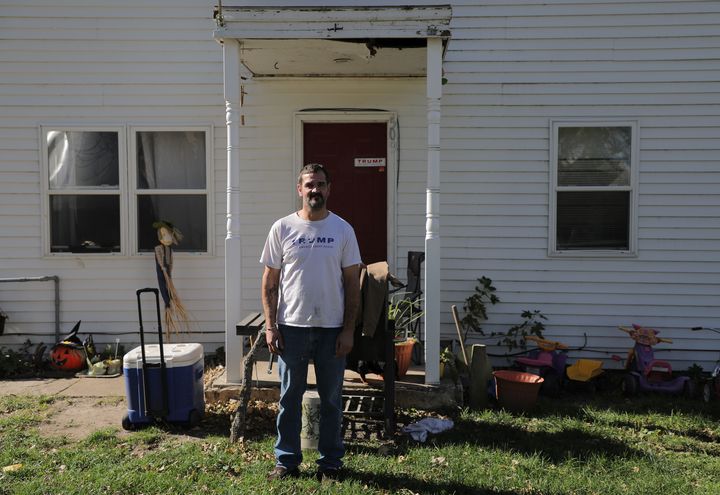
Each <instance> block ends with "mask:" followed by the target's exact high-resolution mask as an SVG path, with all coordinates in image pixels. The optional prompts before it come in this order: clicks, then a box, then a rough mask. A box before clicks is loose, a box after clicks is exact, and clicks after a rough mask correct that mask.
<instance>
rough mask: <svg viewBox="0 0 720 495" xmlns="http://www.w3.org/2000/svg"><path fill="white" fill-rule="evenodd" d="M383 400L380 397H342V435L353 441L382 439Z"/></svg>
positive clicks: (383, 421) (384, 432) (383, 430)
mask: <svg viewBox="0 0 720 495" xmlns="http://www.w3.org/2000/svg"><path fill="white" fill-rule="evenodd" d="M384 405H385V400H384V398H383V397H382V396H381V395H343V435H344V436H345V438H350V439H353V440H372V439H384V438H385V437H386V436H387V435H386V428H385V419H384V418H385V415H384Z"/></svg>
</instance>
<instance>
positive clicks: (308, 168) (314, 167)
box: [298, 163, 330, 184]
mask: <svg viewBox="0 0 720 495" xmlns="http://www.w3.org/2000/svg"><path fill="white" fill-rule="evenodd" d="M318 172H322V173H323V175H325V182H327V183H328V184H330V174H329V173H328V171H327V169H326V168H325V166H324V165H321V164H319V163H308V164H306V165H305V166H304V167H303V168H301V169H300V173H299V174H298V184H300V183H301V182H302V176H303V175H306V174H317V173H318Z"/></svg>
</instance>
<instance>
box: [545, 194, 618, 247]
mask: <svg viewBox="0 0 720 495" xmlns="http://www.w3.org/2000/svg"><path fill="white" fill-rule="evenodd" d="M629 213H630V193H629V192H628V191H612V192H558V193H557V249H558V250H572V249H617V250H627V249H630V228H629V227H630V226H629V218H630V216H629Z"/></svg>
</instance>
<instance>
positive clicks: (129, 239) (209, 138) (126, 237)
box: [38, 123, 215, 258]
mask: <svg viewBox="0 0 720 495" xmlns="http://www.w3.org/2000/svg"><path fill="white" fill-rule="evenodd" d="M50 131H71V132H72V131H78V132H81V131H84V132H115V133H117V135H118V148H119V149H118V168H119V169H118V188H117V189H109V188H107V189H104V188H97V189H92V188H73V189H62V190H57V189H50V175H49V168H50V167H49V163H48V147H47V133H48V132H50ZM137 131H179V132H182V131H202V132H204V133H205V189H167V190H166V189H153V190H147V191H146V190H142V191H143V193H146V194H185V193H189V194H205V196H206V202H207V207H206V211H207V218H206V222H207V228H206V230H207V241H206V243H207V250H206V251H205V252H198V253H189V252H176V253H175V256H176V257H184V256H193V257H196V256H200V257H209V256H214V255H215V243H214V239H215V222H214V218H215V205H214V203H215V201H214V182H213V181H214V174H213V170H214V161H213V143H214V137H213V126H212V125H210V124H207V125H173V126H168V125H146V124H143V125H132V124H123V125H86V124H83V125H65V124H62V123H60V124H41V125H40V126H39V136H38V137H39V140H40V154H41V156H40V163H41V170H42V171H41V173H42V177H41V181H40V182H41V193H42V198H41V208H42V213H41V215H42V221H41V224H42V232H41V241H42V245H43V255H44V257H47V258H56V257H57V258H62V257H73V258H77V257H91V258H103V257H113V258H118V257H125V258H127V257H129V256H153V253H146V252H142V253H141V252H139V250H138V245H137V243H138V235H137V220H136V219H137V194H138V189H137V173H136V170H137V152H136V148H135V145H136V143H135V133H136V132H137ZM141 194H142V193H141ZM51 195H109V196H119V201H120V252H119V253H69V252H68V253H53V252H51V245H50V243H51V233H50V196H51Z"/></svg>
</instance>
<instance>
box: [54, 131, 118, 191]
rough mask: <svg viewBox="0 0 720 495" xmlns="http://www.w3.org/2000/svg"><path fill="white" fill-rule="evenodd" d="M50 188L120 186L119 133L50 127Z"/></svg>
mask: <svg viewBox="0 0 720 495" xmlns="http://www.w3.org/2000/svg"><path fill="white" fill-rule="evenodd" d="M47 146H48V172H49V174H50V176H49V184H50V189H70V188H95V189H97V188H101V187H104V188H109V189H117V188H118V133H117V132H91V131H49V132H48V133H47Z"/></svg>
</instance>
